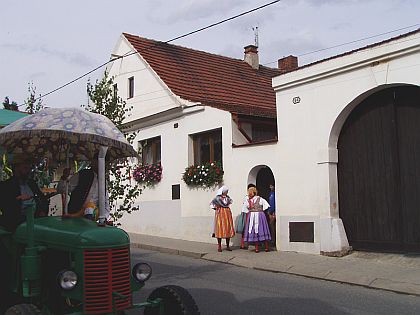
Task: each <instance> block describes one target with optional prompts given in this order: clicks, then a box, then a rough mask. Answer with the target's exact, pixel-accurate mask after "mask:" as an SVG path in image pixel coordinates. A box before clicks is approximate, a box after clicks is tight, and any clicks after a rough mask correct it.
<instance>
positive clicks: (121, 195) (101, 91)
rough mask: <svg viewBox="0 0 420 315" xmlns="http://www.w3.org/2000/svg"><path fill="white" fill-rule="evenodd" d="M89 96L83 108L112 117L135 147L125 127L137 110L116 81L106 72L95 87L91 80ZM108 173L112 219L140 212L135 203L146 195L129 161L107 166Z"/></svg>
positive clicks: (130, 133)
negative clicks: (142, 194)
mask: <svg viewBox="0 0 420 315" xmlns="http://www.w3.org/2000/svg"><path fill="white" fill-rule="evenodd" d="M87 94H88V96H89V100H90V101H89V103H88V105H82V107H83V108H84V109H86V110H88V111H90V112H92V113H97V114H101V115H104V116H106V117H108V118H109V119H110V120H111V121H112V122H113V123H114V124H115V126H116V127H117V128H118V129H120V131H122V132H123V133H124V135H125V136H126V139H127V141H128V142H129V143H130V144H132V143H133V141H134V138H135V136H136V133H133V132H124V125H123V124H124V121H125V120H126V119H127V118H128V117H130V115H131V110H132V108H133V107H132V106H130V107H129V106H127V104H126V102H125V101H124V100H123V99H122V98H121V97H119V96H118V93H117V91H116V86H115V85H114V78H113V77H110V76H109V75H108V73H107V72H105V74H104V76H103V78H102V79H101V80H97V81H96V82H95V84H92V83H91V82H90V81H88V83H87ZM107 171H108V173H107V187H108V193H109V199H110V200H109V204H110V206H111V216H112V218H113V220H114V221H118V219H120V218H122V216H123V215H124V213H125V212H127V213H131V212H132V211H135V210H138V207H136V206H135V201H136V200H137V197H138V196H139V195H140V194H141V193H142V187H140V186H139V185H138V184H137V182H136V181H135V180H133V179H132V178H131V172H132V168H131V166H130V165H129V164H128V162H121V161H117V162H112V163H110V165H107Z"/></svg>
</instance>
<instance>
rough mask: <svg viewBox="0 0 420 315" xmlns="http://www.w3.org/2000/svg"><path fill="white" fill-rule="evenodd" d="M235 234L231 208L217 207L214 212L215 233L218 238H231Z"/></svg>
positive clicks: (214, 235)
mask: <svg viewBox="0 0 420 315" xmlns="http://www.w3.org/2000/svg"><path fill="white" fill-rule="evenodd" d="M234 235H235V227H234V225H233V219H232V212H231V211H230V208H217V209H216V210H215V213H214V233H213V237H216V238H231V237H233V236H234Z"/></svg>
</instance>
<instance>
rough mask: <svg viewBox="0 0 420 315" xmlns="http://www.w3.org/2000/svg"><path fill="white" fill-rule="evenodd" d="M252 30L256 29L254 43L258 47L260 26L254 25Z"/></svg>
mask: <svg viewBox="0 0 420 315" xmlns="http://www.w3.org/2000/svg"><path fill="white" fill-rule="evenodd" d="M252 30H253V31H254V45H255V46H256V47H258V26H254V27H253V28H252Z"/></svg>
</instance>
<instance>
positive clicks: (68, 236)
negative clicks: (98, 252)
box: [14, 217, 130, 249]
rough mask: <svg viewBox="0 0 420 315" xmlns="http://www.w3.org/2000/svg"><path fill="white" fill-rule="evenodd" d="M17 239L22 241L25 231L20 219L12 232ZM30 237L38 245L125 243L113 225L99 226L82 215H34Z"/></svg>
mask: <svg viewBox="0 0 420 315" xmlns="http://www.w3.org/2000/svg"><path fill="white" fill-rule="evenodd" d="M14 238H15V240H16V241H17V242H19V243H26V242H27V239H28V232H27V227H26V223H22V224H21V225H20V226H19V227H18V228H17V229H16V232H15V234H14ZM34 240H35V243H36V244H38V245H47V246H48V247H57V248H62V249H63V248H110V247H120V246H128V245H129V244H130V238H129V236H128V234H127V233H126V232H125V231H124V230H122V229H119V228H117V227H112V226H105V227H99V226H98V225H97V224H96V222H93V221H90V220H87V219H84V218H62V217H45V218H37V219H35V224H34Z"/></svg>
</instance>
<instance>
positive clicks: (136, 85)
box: [108, 34, 281, 242]
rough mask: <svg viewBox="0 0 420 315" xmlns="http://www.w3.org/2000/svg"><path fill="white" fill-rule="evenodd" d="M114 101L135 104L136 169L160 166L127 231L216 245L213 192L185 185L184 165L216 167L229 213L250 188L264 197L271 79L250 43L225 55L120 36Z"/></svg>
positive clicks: (272, 109) (271, 136) (273, 135)
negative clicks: (240, 53) (240, 54)
mask: <svg viewBox="0 0 420 315" xmlns="http://www.w3.org/2000/svg"><path fill="white" fill-rule="evenodd" d="M132 52H138V54H134V55H131V56H129V57H124V58H122V59H119V60H117V61H114V62H113V63H112V64H111V65H110V66H109V68H108V71H109V73H110V75H112V76H115V82H116V88H117V89H118V93H119V95H120V96H121V97H122V98H123V99H125V100H127V104H128V105H132V106H133V111H132V113H133V115H132V117H130V121H129V122H128V123H127V126H128V128H130V129H132V130H138V131H139V133H138V136H137V138H136V142H137V143H138V145H139V147H141V148H142V159H143V163H145V164H150V163H156V162H159V161H160V162H161V164H162V167H163V176H162V180H161V181H160V182H159V183H158V184H156V185H155V186H154V187H152V188H147V189H145V190H144V192H143V194H142V195H141V196H140V198H139V205H140V210H139V211H136V212H134V213H132V214H127V215H124V218H123V220H122V224H123V226H124V228H125V229H126V230H127V231H129V232H132V233H140V234H148V235H157V236H163V237H171V238H179V239H185V240H196V241H203V242H214V239H212V238H211V233H212V225H213V215H214V214H213V211H212V210H210V208H209V203H210V201H211V199H212V198H213V197H214V195H215V192H216V190H217V187H214V188H212V189H201V188H190V187H189V186H187V185H186V184H185V183H184V182H183V181H182V179H181V178H182V174H183V172H184V170H185V168H186V167H188V166H190V165H192V164H202V163H204V162H208V161H221V162H222V164H223V169H224V172H225V174H224V177H223V183H224V184H225V185H227V186H228V187H229V188H230V191H229V195H230V196H231V197H232V198H233V200H234V204H233V207H232V212H233V215H234V216H236V215H237V214H239V213H240V211H241V207H242V202H243V200H244V196H245V195H246V189H247V184H248V183H251V182H252V183H256V184H257V187H261V189H260V190H261V193H262V194H268V189H269V188H268V186H269V183H271V182H274V180H275V179H274V178H273V173H272V172H271V167H272V166H273V165H274V164H276V163H277V162H276V160H277V157H276V154H274V148H275V147H276V142H277V126H276V106H275V93H274V90H273V88H272V78H273V77H274V76H276V75H278V74H279V73H281V72H280V70H279V69H270V68H267V67H263V66H260V65H259V63H258V53H257V48H256V47H255V46H248V47H246V48H245V58H244V60H238V59H232V58H227V57H224V56H219V55H215V54H210V53H206V52H202V51H197V50H192V49H189V48H184V47H180V46H176V45H170V44H165V43H161V42H157V41H153V40H149V39H145V38H141V37H138V36H133V35H129V34H122V35H121V37H120V39H119V40H118V42H117V44H116V47H115V49H114V51H113V54H112V56H113V57H116V56H126V55H128V54H130V53H132Z"/></svg>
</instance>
